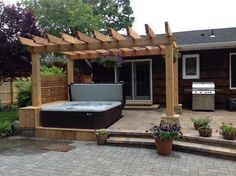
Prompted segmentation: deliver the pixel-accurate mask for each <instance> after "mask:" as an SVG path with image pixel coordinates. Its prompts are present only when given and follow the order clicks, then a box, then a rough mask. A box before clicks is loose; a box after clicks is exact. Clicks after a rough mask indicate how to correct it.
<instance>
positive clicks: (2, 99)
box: [0, 82, 17, 104]
mask: <svg viewBox="0 0 236 176" xmlns="http://www.w3.org/2000/svg"><path fill="white" fill-rule="evenodd" d="M16 96H17V89H16V88H15V87H14V85H13V82H4V83H3V84H1V85H0V103H1V104H13V103H16V101H17V100H16Z"/></svg>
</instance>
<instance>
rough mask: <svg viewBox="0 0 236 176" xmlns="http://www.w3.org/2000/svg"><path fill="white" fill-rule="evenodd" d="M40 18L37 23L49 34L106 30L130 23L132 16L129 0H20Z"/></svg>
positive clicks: (132, 19) (118, 28) (130, 24)
mask: <svg viewBox="0 0 236 176" xmlns="http://www.w3.org/2000/svg"><path fill="white" fill-rule="evenodd" d="M22 2H23V3H24V4H25V5H26V6H27V7H29V8H31V9H32V10H33V11H34V12H35V15H36V16H37V17H38V18H39V24H40V25H41V26H42V27H44V30H45V31H47V32H48V33H50V34H54V35H58V33H59V32H65V33H68V34H72V35H74V34H75V32H77V31H80V32H84V33H91V32H92V30H98V31H101V32H106V31H107V29H108V28H109V27H112V28H114V29H116V30H120V29H122V28H123V27H126V26H132V23H133V21H134V17H132V14H133V11H132V8H131V7H130V1H129V0H33V1H32V0H22Z"/></svg>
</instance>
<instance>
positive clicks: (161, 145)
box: [155, 138, 173, 155]
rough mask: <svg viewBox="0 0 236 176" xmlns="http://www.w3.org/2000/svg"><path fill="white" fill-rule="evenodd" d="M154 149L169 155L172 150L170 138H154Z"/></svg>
mask: <svg viewBox="0 0 236 176" xmlns="http://www.w3.org/2000/svg"><path fill="white" fill-rule="evenodd" d="M155 141H156V149H157V152H158V154H159V155H170V154H171V152H172V145H173V140H172V139H158V138H155Z"/></svg>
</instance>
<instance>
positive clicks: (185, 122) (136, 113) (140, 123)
mask: <svg viewBox="0 0 236 176" xmlns="http://www.w3.org/2000/svg"><path fill="white" fill-rule="evenodd" d="M163 113H164V109H162V108H160V109H158V110H157V111H150V110H124V111H123V118H121V119H120V120H119V121H117V122H116V123H115V124H113V125H112V126H111V127H109V128H108V129H109V130H121V131H137V132H145V131H146V130H147V129H150V128H151V126H152V124H153V123H157V124H159V122H160V120H161V115H162V114H163ZM203 117H210V118H211V119H212V121H211V123H210V126H211V127H212V128H213V134H212V137H213V138H216V139H222V137H221V136H220V135H219V132H217V131H216V130H218V129H219V127H220V125H221V123H222V122H226V123H232V124H233V125H234V126H235V127H236V112H230V111H226V110H216V111H214V112H203V111H191V110H186V109H184V110H183V114H182V115H180V124H181V127H182V131H183V132H184V134H185V135H187V136H199V134H198V131H196V130H195V129H194V128H193V122H192V121H191V119H192V118H203Z"/></svg>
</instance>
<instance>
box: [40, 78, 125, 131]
mask: <svg viewBox="0 0 236 176" xmlns="http://www.w3.org/2000/svg"><path fill="white" fill-rule="evenodd" d="M123 92H124V90H123V84H122V83H112V84H71V85H69V95H70V102H66V103H59V104H53V105H46V106H43V107H42V110H41V122H40V123H41V126H44V127H56V128H82V129H99V128H107V127H109V126H110V125H112V124H113V123H114V122H116V121H117V120H118V119H120V118H121V117H122V108H123V107H124V104H125V103H124V102H125V99H124V97H125V96H124V94H123Z"/></svg>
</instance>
